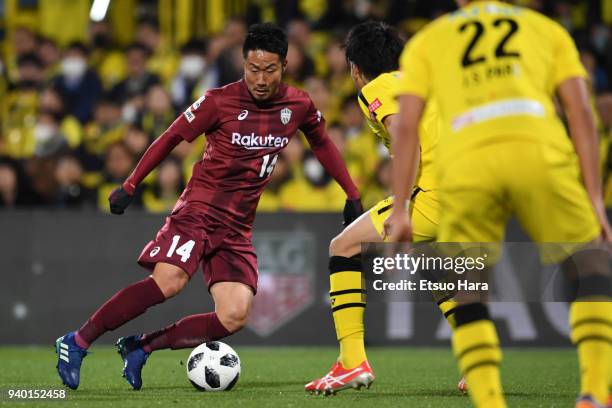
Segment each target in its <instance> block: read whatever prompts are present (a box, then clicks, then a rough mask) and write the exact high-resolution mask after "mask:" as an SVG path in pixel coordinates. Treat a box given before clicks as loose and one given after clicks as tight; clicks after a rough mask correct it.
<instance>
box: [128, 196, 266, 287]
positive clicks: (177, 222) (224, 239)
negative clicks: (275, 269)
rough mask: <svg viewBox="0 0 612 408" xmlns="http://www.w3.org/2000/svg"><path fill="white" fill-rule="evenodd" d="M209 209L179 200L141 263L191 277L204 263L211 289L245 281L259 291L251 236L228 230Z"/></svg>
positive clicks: (207, 283) (142, 254)
mask: <svg viewBox="0 0 612 408" xmlns="http://www.w3.org/2000/svg"><path fill="white" fill-rule="evenodd" d="M209 210H210V207H208V206H207V205H205V204H202V203H198V202H189V201H188V202H185V201H179V202H178V203H177V205H176V207H175V208H174V210H173V211H172V213H171V214H170V215H169V216H168V217H166V223H165V224H164V226H163V227H162V228H161V229H160V230H159V232H158V233H157V236H156V237H155V239H154V240H152V241H150V242H149V243H148V244H147V245H146V246H145V247H144V249H143V250H142V253H141V254H140V257H138V263H139V264H140V265H142V266H143V267H145V268H147V269H149V270H153V268H154V267H155V264H156V263H158V262H165V263H169V264H172V265H175V266H178V267H179V268H181V269H183V270H184V271H185V272H187V273H188V274H189V277H191V276H193V274H194V273H196V272H197V271H198V265H199V264H200V262H201V263H202V270H203V271H204V280H205V282H206V285H207V286H208V288H209V289H210V287H211V286H212V285H213V284H215V283H217V282H241V283H244V284H245V285H248V286H250V287H251V289H253V292H254V293H255V292H257V276H258V272H257V255H255V249H254V248H253V243H252V242H251V239H250V237H246V236H244V235H243V234H240V233H238V232H236V231H234V230H232V229H230V228H228V227H227V226H225V225H224V224H223V223H222V222H221V221H219V220H218V219H217V218H216V217H214V216H212V215H211V214H210V211H209Z"/></svg>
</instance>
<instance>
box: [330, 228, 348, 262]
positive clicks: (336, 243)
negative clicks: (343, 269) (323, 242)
mask: <svg viewBox="0 0 612 408" xmlns="http://www.w3.org/2000/svg"><path fill="white" fill-rule="evenodd" d="M351 246H352V245H350V242H349V240H348V239H347V238H346V234H343V233H340V234H338V235H336V236H335V237H334V239H332V240H331V242H330V243H329V256H345V257H347V258H348V257H350V256H352V255H354V254H352V253H351V252H354V251H351V249H352V248H351Z"/></svg>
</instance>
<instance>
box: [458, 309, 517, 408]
mask: <svg viewBox="0 0 612 408" xmlns="http://www.w3.org/2000/svg"><path fill="white" fill-rule="evenodd" d="M453 351H454V353H455V356H456V357H457V360H458V362H459V369H460V370H461V373H462V374H463V375H465V377H466V380H467V383H468V384H469V388H468V390H469V393H470V397H471V398H472V402H473V403H474V405H475V406H476V407H477V408H503V407H505V406H506V403H505V401H504V396H503V391H502V386H501V379H500V375H499V365H500V363H501V358H502V353H501V349H500V348H499V340H498V339H497V333H496V331H495V326H493V323H492V322H491V321H490V320H476V321H473V322H471V323H466V324H463V325H461V326H459V327H457V328H456V329H455V330H454V332H453Z"/></svg>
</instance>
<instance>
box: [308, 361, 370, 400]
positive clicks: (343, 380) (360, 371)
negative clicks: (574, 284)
mask: <svg viewBox="0 0 612 408" xmlns="http://www.w3.org/2000/svg"><path fill="white" fill-rule="evenodd" d="M374 378H376V377H375V376H374V372H373V371H372V368H371V367H370V364H369V363H368V360H364V362H363V363H361V364H360V365H358V366H357V367H355V368H352V369H350V370H347V369H346V368H344V367H343V366H342V364H341V363H340V362H339V361H336V362H335V363H334V365H333V366H332V368H331V370H330V371H329V373H327V374H326V375H325V377H323V378H319V379H316V380H313V381H311V382H309V383H308V384H306V385H305V386H304V389H305V390H306V391H307V392H310V393H311V394H317V395H319V394H324V395H331V394H335V393H337V392H338V391H342V390H347V389H349V388H354V389H356V390H360V389H361V388H363V387H366V388H370V386H371V385H372V383H373V382H374Z"/></svg>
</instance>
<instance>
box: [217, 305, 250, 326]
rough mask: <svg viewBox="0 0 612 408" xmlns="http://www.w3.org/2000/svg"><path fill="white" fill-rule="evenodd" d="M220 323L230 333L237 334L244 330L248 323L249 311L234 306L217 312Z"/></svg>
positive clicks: (245, 308)
mask: <svg viewBox="0 0 612 408" xmlns="http://www.w3.org/2000/svg"><path fill="white" fill-rule="evenodd" d="M217 317H218V318H219V321H220V322H221V324H222V325H223V327H225V328H226V329H227V330H228V331H230V332H232V333H235V332H237V331H238V330H240V329H242V328H243V327H244V326H245V325H246V324H247V321H248V318H249V310H248V308H247V307H240V306H239V305H234V306H231V307H226V308H223V309H220V310H217Z"/></svg>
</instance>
